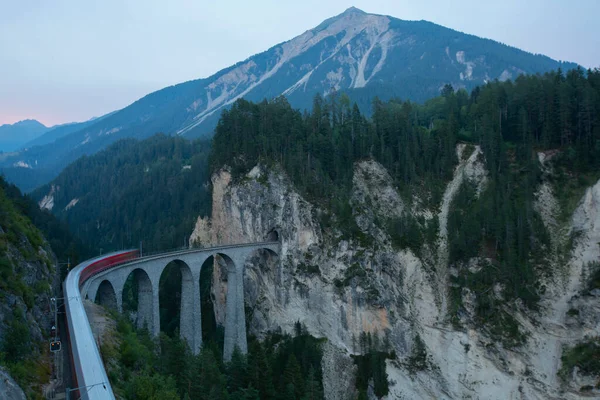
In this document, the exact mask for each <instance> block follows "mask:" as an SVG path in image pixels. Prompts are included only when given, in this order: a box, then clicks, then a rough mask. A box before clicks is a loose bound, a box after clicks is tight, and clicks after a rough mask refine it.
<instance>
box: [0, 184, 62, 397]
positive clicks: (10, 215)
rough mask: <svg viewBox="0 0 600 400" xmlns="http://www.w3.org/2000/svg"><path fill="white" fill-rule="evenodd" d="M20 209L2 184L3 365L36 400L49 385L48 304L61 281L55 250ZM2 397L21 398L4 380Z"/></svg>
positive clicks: (0, 336)
mask: <svg viewBox="0 0 600 400" xmlns="http://www.w3.org/2000/svg"><path fill="white" fill-rule="evenodd" d="M22 204H23V199H22V198H20V196H19V197H14V196H13V193H11V187H9V186H8V185H7V184H6V183H5V182H4V181H3V180H2V179H1V178H0V365H1V366H3V367H6V369H7V371H8V373H9V374H10V375H11V376H12V377H13V378H14V379H15V380H16V381H17V382H18V383H19V385H20V386H21V387H22V388H23V390H24V391H25V393H27V395H28V396H30V397H31V398H33V397H34V396H35V395H36V394H37V393H41V392H42V384H43V383H47V382H48V381H49V380H50V372H51V365H50V357H49V354H48V342H47V341H46V340H47V339H48V337H49V334H50V326H51V323H52V322H53V320H54V318H53V315H51V314H50V313H49V312H48V307H49V304H48V299H49V297H50V296H51V295H52V294H53V293H55V290H56V289H57V288H58V283H59V281H58V278H59V277H58V275H57V274H56V273H55V268H56V257H55V255H54V253H53V252H52V249H51V248H50V246H49V244H48V242H47V241H46V240H45V239H44V237H43V236H42V233H41V232H40V231H39V230H38V229H37V228H36V227H35V226H34V225H33V224H32V223H31V220H30V219H29V218H28V217H26V216H25V215H24V212H23V209H22V207H21V206H22ZM0 392H2V393H3V394H6V395H7V396H8V395H11V394H12V395H15V396H18V395H19V394H18V390H14V389H11V388H10V381H4V379H3V380H2V382H0ZM17 398H18V397H17Z"/></svg>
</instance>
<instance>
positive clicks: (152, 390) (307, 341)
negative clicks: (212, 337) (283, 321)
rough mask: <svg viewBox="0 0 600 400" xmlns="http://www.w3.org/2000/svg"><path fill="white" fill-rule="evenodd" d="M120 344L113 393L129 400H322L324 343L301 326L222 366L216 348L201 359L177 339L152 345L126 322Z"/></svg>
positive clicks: (109, 347)
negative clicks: (293, 332)
mask: <svg viewBox="0 0 600 400" xmlns="http://www.w3.org/2000/svg"><path fill="white" fill-rule="evenodd" d="M117 339H118V340H117V342H118V343H120V344H119V345H118V346H117V345H115V344H107V343H105V344H104V345H103V346H102V349H101V351H102V356H103V358H104V359H105V360H106V361H109V360H117V361H118V362H117V363H113V362H109V363H108V366H109V370H108V374H109V378H110V380H111V382H112V384H113V389H114V390H115V391H116V393H117V394H118V395H120V396H122V397H123V398H124V399H201V400H202V399H207V400H208V399H210V400H213V399H223V400H227V399H231V400H233V399H236V400H237V399H242V400H245V399H248V400H250V399H251V400H255V399H267V400H270V399H272V400H320V399H322V398H323V389H322V387H323V384H322V376H321V368H320V363H321V357H322V352H321V350H320V342H319V341H318V340H316V339H314V338H313V337H311V336H310V335H308V334H307V333H306V331H305V329H303V328H302V327H301V325H300V324H297V326H296V331H295V335H294V336H293V337H292V336H291V335H286V334H280V333H272V334H270V335H268V336H267V338H266V339H265V341H264V342H263V343H261V342H260V341H258V340H256V339H251V340H250V342H249V352H248V355H247V356H244V355H242V354H241V353H240V352H239V351H237V350H236V351H235V352H234V354H233V356H232V359H231V362H229V363H223V362H222V361H221V358H222V356H221V354H222V353H221V350H220V349H219V348H218V346H217V345H216V344H215V342H207V343H205V345H204V347H203V348H202V351H201V352H200V354H199V355H197V356H194V355H192V354H191V353H190V351H189V349H188V347H187V345H186V343H185V342H184V341H182V340H181V339H179V337H178V336H174V337H169V336H167V335H164V334H163V335H161V337H160V339H159V340H157V341H153V340H152V339H151V337H150V335H149V333H148V332H147V331H137V332H136V331H134V330H133V328H132V327H131V324H130V323H129V321H127V319H126V318H124V317H121V318H119V320H118V323H117Z"/></svg>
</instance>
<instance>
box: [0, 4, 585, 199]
mask: <svg viewBox="0 0 600 400" xmlns="http://www.w3.org/2000/svg"><path fill="white" fill-rule="evenodd" d="M575 67H576V65H575V64H572V63H561V62H557V61H555V60H552V59H550V58H548V57H545V56H542V55H534V54H530V53H527V52H524V51H521V50H518V49H516V48H513V47H509V46H505V45H503V44H500V43H497V42H494V41H492V40H488V39H482V38H478V37H475V36H471V35H467V34H463V33H461V32H457V31H454V30H452V29H448V28H445V27H442V26H439V25H435V24H432V23H430V22H426V21H403V20H400V19H396V18H393V17H389V16H382V15H375V14H368V13H365V12H363V11H360V10H358V9H355V8H350V9H348V10H346V11H345V12H344V13H342V14H340V15H338V16H335V17H333V18H330V19H328V20H326V21H324V22H323V23H322V24H320V25H319V26H317V27H315V28H313V29H311V30H308V31H306V32H304V33H303V34H301V35H299V36H297V37H295V38H293V39H291V40H290V41H287V42H284V43H280V44H277V45H275V46H273V47H272V48H270V49H268V50H267V51H265V52H263V53H260V54H257V55H254V56H252V57H250V58H248V59H247V60H244V61H242V62H239V63H237V64H235V65H233V66H231V67H229V68H226V69H224V70H222V71H219V72H217V73H216V74H214V75H212V76H210V77H208V78H203V79H198V80H194V81H189V82H185V83H181V84H179V85H175V86H171V87H167V88H164V89H162V90H159V91H157V92H154V93H151V94H149V95H147V96H145V97H144V98H142V99H140V100H138V101H136V102H135V103H133V104H131V105H130V106H128V107H126V108H124V109H122V110H120V111H117V112H115V113H114V114H112V115H110V116H108V117H106V118H104V119H102V120H100V121H97V122H95V123H93V124H91V125H89V126H85V127H82V129H80V130H78V131H77V132H74V133H71V134H69V135H66V136H64V137H62V138H60V139H58V140H57V141H56V142H54V143H53V144H47V145H44V146H40V147H33V148H28V149H27V150H25V151H22V152H19V153H18V154H14V155H11V156H10V157H5V158H0V167H2V168H4V169H5V170H6V172H7V174H8V176H9V177H10V178H11V179H12V180H13V181H14V182H15V183H17V184H18V185H19V186H20V187H21V188H23V189H24V190H25V189H27V190H29V189H31V188H33V187H36V186H37V185H39V183H40V182H47V181H48V180H49V179H51V178H52V177H54V176H56V175H57V174H58V173H59V172H60V170H62V168H64V167H65V166H66V165H68V163H70V162H72V161H74V160H75V159H77V158H78V157H80V156H82V155H86V154H88V155H89V154H93V153H95V152H97V151H99V150H101V149H103V148H105V147H106V146H108V145H110V144H111V143H113V142H115V141H117V140H119V139H121V138H127V137H135V138H140V139H141V138H145V137H149V136H151V135H154V134H156V133H159V132H162V133H165V134H178V135H184V136H186V137H191V138H193V137H198V136H201V135H206V134H211V133H212V130H213V128H214V127H215V125H216V122H217V121H218V119H219V115H220V113H221V111H222V110H224V109H227V108H229V107H230V106H231V105H232V104H233V102H234V101H235V100H236V99H238V98H245V99H247V100H251V101H261V100H263V99H265V98H267V99H271V98H274V97H277V96H280V95H285V96H286V97H287V98H288V100H289V102H290V103H291V104H292V105H293V106H294V107H296V108H301V109H305V108H310V106H311V103H312V98H313V96H314V95H315V94H316V93H320V94H321V95H323V96H325V95H327V94H329V93H332V92H341V91H343V92H348V94H349V96H350V97H351V98H352V100H353V101H355V102H356V103H357V104H358V105H359V107H360V108H361V111H362V112H363V113H366V114H370V112H371V108H370V103H371V100H372V98H373V97H375V96H378V97H380V98H381V99H383V100H387V99H390V98H394V97H399V98H402V99H410V100H413V101H419V102H422V101H424V100H426V99H429V98H431V97H434V96H437V95H438V94H439V93H440V90H441V88H442V87H443V86H444V85H445V84H452V85H453V87H454V88H456V89H458V88H466V89H467V90H470V89H472V88H474V87H475V86H476V85H480V84H484V83H485V82H489V81H493V80H495V79H498V80H501V81H503V80H507V79H511V78H512V79H514V78H516V77H517V76H518V75H520V74H531V73H536V72H540V73H542V72H546V71H549V70H555V69H558V68H563V69H564V70H568V69H571V68H575ZM16 163H17V164H18V163H21V164H18V165H29V166H31V168H32V169H31V170H28V171H18V170H15V168H14V167H15V164H16Z"/></svg>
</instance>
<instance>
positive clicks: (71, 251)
mask: <svg viewBox="0 0 600 400" xmlns="http://www.w3.org/2000/svg"><path fill="white" fill-rule="evenodd" d="M0 189H1V190H2V191H3V192H4V195H5V196H6V201H10V202H11V204H12V206H13V207H12V210H13V217H11V218H10V220H13V221H17V220H18V221H20V222H18V223H17V225H16V226H15V227H14V229H15V230H16V231H20V232H26V236H27V238H28V240H29V242H30V243H31V244H32V245H33V246H34V247H37V246H40V245H41V244H42V236H41V234H40V233H39V232H38V230H39V231H41V233H43V237H44V238H45V239H46V240H47V241H48V244H49V245H50V247H51V248H52V251H53V252H54V254H55V255H56V257H57V258H58V261H59V262H61V263H64V264H63V266H62V267H63V268H62V271H61V277H62V278H64V277H65V276H66V268H67V264H66V262H67V260H70V261H71V266H74V265H77V264H78V263H79V262H80V261H83V260H85V259H87V258H89V257H91V255H92V252H91V251H90V249H89V247H86V246H84V245H83V243H82V242H81V241H80V240H79V239H78V238H77V237H75V235H73V233H72V232H71V231H69V228H68V227H67V225H66V224H65V223H64V222H61V221H59V220H58V219H57V218H56V217H55V216H54V215H52V214H51V213H50V212H48V211H47V210H41V209H40V208H39V206H38V204H37V203H36V201H35V200H34V199H33V198H32V197H30V196H28V195H23V194H22V193H21V191H20V190H19V189H18V188H17V187H16V186H14V185H11V184H9V183H7V182H6V181H5V180H4V179H3V178H2V177H0ZM0 202H2V200H0ZM10 209H11V207H10V206H7V204H6V202H2V203H1V204H0V213H3V212H4V213H6V212H9V211H8V210H10ZM14 215H19V216H20V217H18V218H16V217H14ZM24 218H25V219H27V220H29V221H30V222H31V223H32V224H33V225H34V226H35V228H37V229H31V228H28V227H27V224H26V223H24V222H23V221H25V219H24ZM7 220H8V218H7ZM0 226H1V224H0ZM12 238H13V239H15V238H14V236H13V237H12ZM22 250H25V248H22ZM26 256H28V257H32V256H33V255H31V254H28V255H26ZM26 258H27V257H26Z"/></svg>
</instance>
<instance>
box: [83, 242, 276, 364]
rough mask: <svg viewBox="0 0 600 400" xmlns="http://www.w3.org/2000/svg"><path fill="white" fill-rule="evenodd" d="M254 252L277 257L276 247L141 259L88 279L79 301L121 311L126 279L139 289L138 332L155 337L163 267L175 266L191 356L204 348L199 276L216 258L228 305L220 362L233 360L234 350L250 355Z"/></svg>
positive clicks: (252, 246)
mask: <svg viewBox="0 0 600 400" xmlns="http://www.w3.org/2000/svg"><path fill="white" fill-rule="evenodd" d="M257 250H267V251H269V252H272V253H274V254H276V255H278V254H279V242H264V243H249V244H242V245H229V246H219V247H211V248H206V249H190V250H184V251H178V252H172V253H165V254H160V255H156V256H151V257H144V258H141V259H138V260H135V261H132V262H130V263H127V264H123V265H119V266H116V267H113V268H111V269H109V270H107V271H104V272H102V273H100V274H97V275H95V276H93V277H92V278H90V279H88V280H87V281H86V282H85V283H84V285H83V288H82V292H81V293H82V295H83V296H86V297H87V298H88V299H90V300H92V301H96V302H100V303H103V304H105V305H107V306H109V307H114V308H116V309H117V310H118V311H119V312H122V311H123V288H124V286H125V282H126V280H127V278H128V277H129V276H130V274H133V279H134V284H135V285H137V289H138V309H137V326H138V328H142V327H144V326H146V327H147V328H148V330H149V331H150V332H151V333H152V334H153V335H154V336H158V334H159V333H160V312H159V300H158V299H159V293H158V292H159V282H160V277H161V275H162V273H163V271H164V269H165V267H166V266H167V265H168V264H169V263H171V262H175V263H176V265H178V266H179V268H180V269H181V313H180V323H179V331H180V334H181V337H182V338H183V339H185V340H186V341H187V343H188V345H189V346H190V348H191V349H192V351H193V352H194V354H198V353H199V352H200V349H201V348H202V315H201V305H200V295H201V293H200V272H201V269H202V266H203V265H204V263H205V261H206V260H207V259H208V258H209V257H214V256H219V257H221V258H222V259H223V260H224V261H225V263H226V265H227V305H226V315H225V343H224V350H223V358H224V359H225V360H226V361H228V360H230V359H231V355H232V353H233V350H234V349H235V347H236V346H237V347H238V348H239V349H240V351H241V352H242V353H244V354H245V353H247V352H248V343H247V340H246V317H245V312H244V268H245V263H246V260H247V259H248V258H249V257H250V255H251V254H252V253H253V252H255V251H257Z"/></svg>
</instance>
